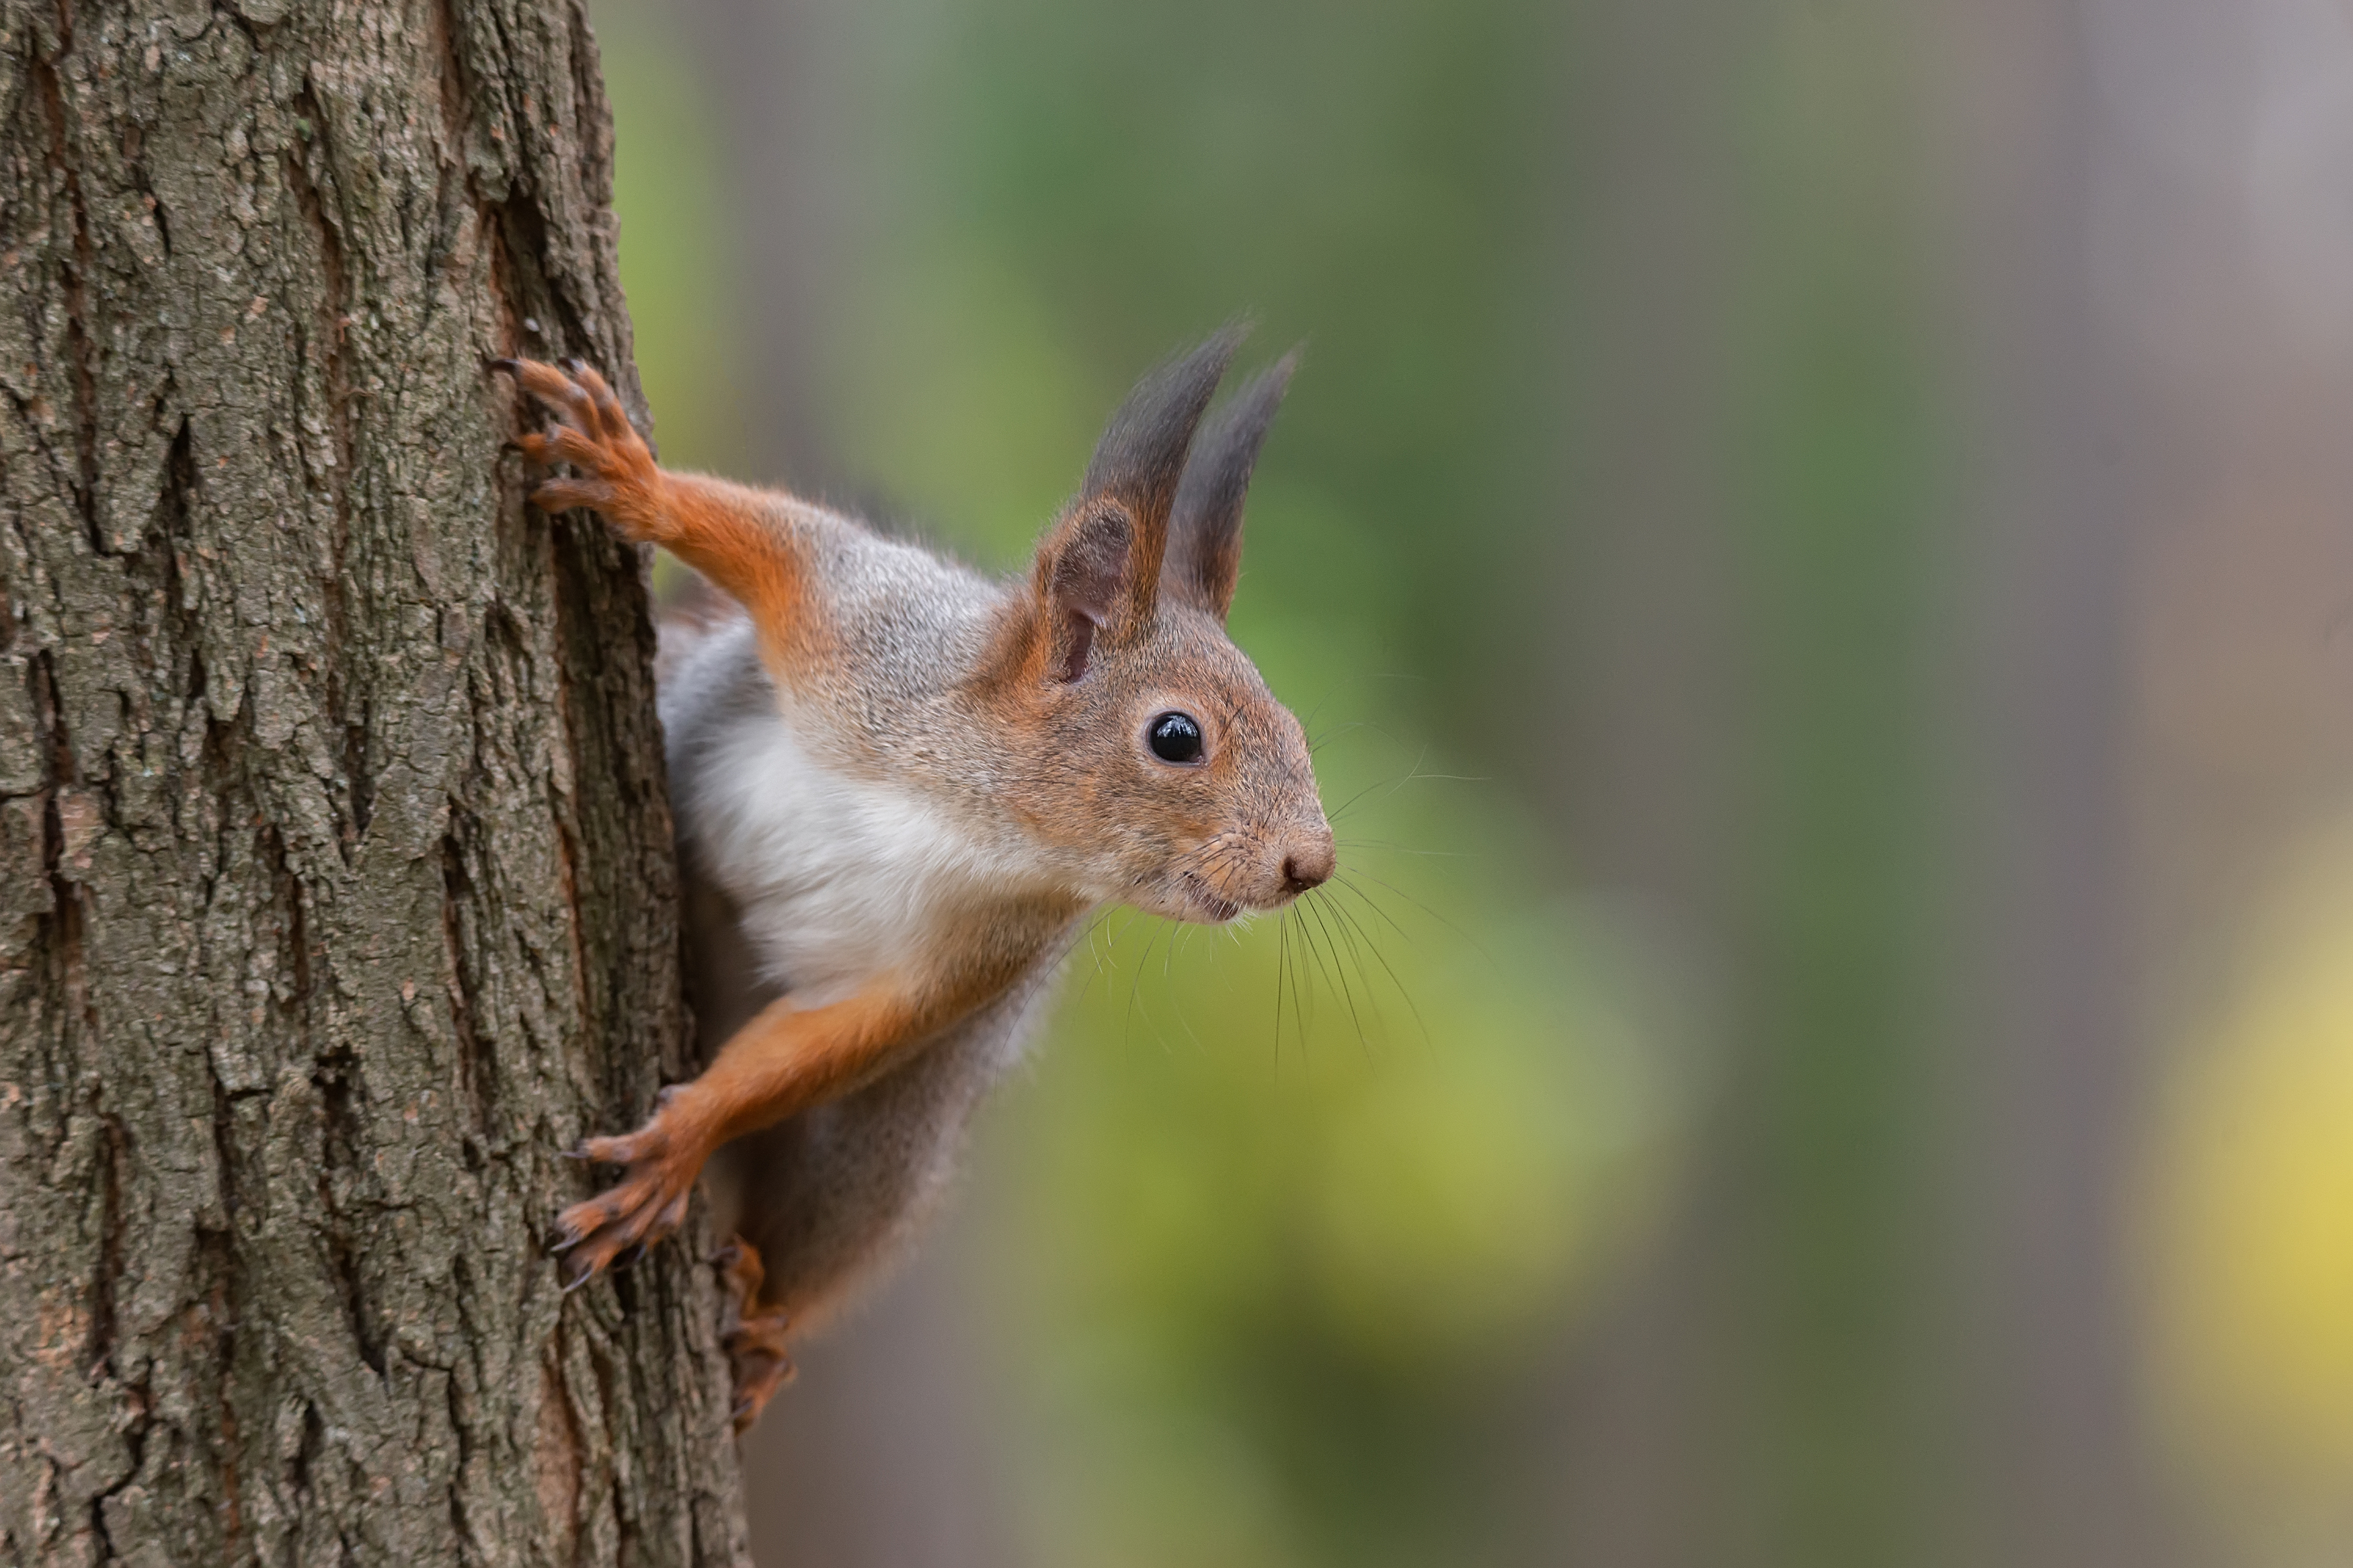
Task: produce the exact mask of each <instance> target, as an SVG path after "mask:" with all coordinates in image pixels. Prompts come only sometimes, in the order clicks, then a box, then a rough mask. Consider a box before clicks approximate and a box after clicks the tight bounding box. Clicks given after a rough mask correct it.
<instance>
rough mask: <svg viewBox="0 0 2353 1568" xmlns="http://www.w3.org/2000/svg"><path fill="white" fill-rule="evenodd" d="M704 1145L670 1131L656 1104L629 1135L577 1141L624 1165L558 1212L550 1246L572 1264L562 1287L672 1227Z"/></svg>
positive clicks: (622, 1262)
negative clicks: (605, 1184) (598, 1189)
mask: <svg viewBox="0 0 2353 1568" xmlns="http://www.w3.org/2000/svg"><path fill="white" fill-rule="evenodd" d="M708 1155H709V1151H708V1150H707V1149H704V1148H702V1147H701V1146H700V1145H699V1144H697V1143H695V1142H692V1141H691V1140H690V1139H686V1138H681V1137H679V1136H677V1135H676V1134H674V1133H673V1131H671V1129H670V1128H669V1127H668V1126H665V1125H664V1122H663V1118H662V1116H661V1114H660V1112H659V1111H657V1112H656V1113H655V1115H654V1119H653V1120H652V1121H649V1122H647V1123H646V1124H645V1125H644V1126H643V1127H640V1128H638V1130H637V1131H635V1132H632V1133H630V1134H628V1136H627V1137H623V1138H591V1139H589V1140H588V1142H586V1143H584V1144H582V1145H581V1146H580V1151H579V1158H582V1159H586V1160H593V1161H595V1162H596V1163H598V1164H600V1165H620V1166H623V1167H625V1171H624V1173H623V1175H622V1177H621V1180H620V1181H619V1182H618V1183H617V1184H615V1185H613V1186H611V1187H609V1188H607V1190H606V1191H604V1192H602V1193H599V1194H596V1196H595V1197H593V1198H590V1199H588V1200H586V1202H584V1203H576V1204H574V1205H572V1206H571V1207H570V1208H568V1209H565V1211H564V1212H563V1214H561V1215H557V1216H556V1221H555V1241H554V1250H555V1251H556V1252H558V1253H560V1254H563V1255H565V1260H566V1261H567V1263H568V1264H569V1265H570V1267H571V1274H570V1277H569V1278H568V1279H565V1286H564V1288H565V1289H567V1290H574V1289H579V1288H580V1287H581V1286H583V1285H585V1284H586V1283H587V1282H588V1281H589V1280H591V1279H595V1278H596V1275H597V1274H599V1273H601V1272H602V1271H603V1270H605V1269H606V1268H612V1267H617V1266H618V1267H626V1266H628V1264H631V1263H634V1262H636V1261H637V1260H638V1257H639V1256H641V1255H642V1254H643V1253H644V1252H645V1249H646V1248H647V1247H650V1246H652V1245H653V1244H654V1243H655V1242H657V1241H659V1240H660V1239H661V1238H662V1237H666V1236H668V1235H670V1232H672V1231H674V1230H676V1229H677V1228H678V1227H679V1226H680V1224H681V1223H682V1222H683V1221H684V1220H685V1218H686V1204H687V1200H688V1199H689V1198H690V1197H691V1196H692V1195H693V1194H694V1180H695V1178H696V1177H697V1176H699V1175H701V1174H702V1163H703V1161H704V1159H705V1158H706V1157H707V1156H708Z"/></svg>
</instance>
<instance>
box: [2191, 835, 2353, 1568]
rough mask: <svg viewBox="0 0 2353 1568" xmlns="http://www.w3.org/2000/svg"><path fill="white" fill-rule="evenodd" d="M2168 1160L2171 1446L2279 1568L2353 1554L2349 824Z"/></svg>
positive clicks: (2260, 969) (2226, 1515)
mask: <svg viewBox="0 0 2353 1568" xmlns="http://www.w3.org/2000/svg"><path fill="white" fill-rule="evenodd" d="M2157 1153H2158V1160H2157V1164H2156V1169H2155V1172H2154V1180H2153V1183H2152V1185H2151V1189H2150V1195H2151V1198H2152V1205H2151V1211H2150V1219H2151V1225H2150V1230H2149V1235H2150V1239H2151V1242H2152V1253H2153V1256H2152V1263H2153V1265H2154V1269H2153V1274H2154V1278H2153V1283H2154V1286H2155V1291H2154V1295H2153V1298H2152V1310H2153V1318H2154V1330H2155V1332H2154V1335H2153V1345H2154V1349H2155V1368H2154V1371H2155V1378H2156V1384H2157V1388H2158V1399H2159V1404H2160V1408H2161V1411H2162V1414H2163V1415H2164V1417H2165V1421H2166V1426H2167V1427H2168V1432H2169V1435H2170V1436H2171V1438H2172V1440H2173V1441H2174V1443H2175V1445H2176V1446H2177V1447H2178V1448H2179V1451H2180V1452H2181V1454H2182V1455H2183V1456H2184V1457H2185V1458H2187V1459H2188V1460H2189V1463H2190V1465H2191V1466H2192V1468H2193V1469H2194V1470H2195V1472H2196V1473H2197V1475H2198V1476H2199V1477H2200V1479H2201V1481H2203V1482H2204V1483H2205V1485H2206V1490H2207V1492H2208V1494H2209V1495H2210V1496H2211V1499H2212V1500H2213V1503H2214V1506H2215V1508H2216V1510H2217V1513H2218V1515H2219V1516H2220V1518H2221V1521H2223V1523H2224V1524H2225V1526H2226V1528H2228V1529H2230V1530H2231V1531H2232V1533H2234V1534H2239V1535H2243V1536H2244V1537H2246V1538H2247V1541H2248V1543H2249V1544H2250V1545H2255V1544H2257V1543H2258V1542H2260V1543H2261V1552H2262V1554H2263V1556H2264V1557H2266V1558H2267V1559H2268V1560H2273V1561H2282V1562H2289V1561H2303V1560H2317V1559H2314V1558H2311V1557H2310V1553H2312V1552H2329V1551H2331V1550H2332V1549H2333V1550H2334V1551H2336V1552H2345V1551H2346V1550H2348V1548H2353V1528H2348V1527H2353V1510H2348V1503H2347V1499H2348V1497H2353V825H2348V826H2347V827H2345V828H2340V829H2339V830H2338V831H2337V832H2336V833H2335V834H2334V835H2333V836H2331V837H2328V838H2327V839H2326V840H2324V841H2323V842H2322V843H2320V844H2319V845H2317V846H2316V847H2315V848H2314V850H2313V851H2312V852H2311V853H2310V854H2309V855H2307V856H2304V857H2301V858H2299V859H2298V862H2297V863H2296V864H2295V867H2294V868H2293V869H2292V871H2291V872H2290V874H2289V875H2288V876H2287V877H2286V878H2284V881H2283V886H2282V887H2281V888H2280V889H2278V891H2277V892H2276V894H2275V896H2274V900H2273V904H2272V907H2271V909H2270V910H2268V911H2267V913H2266V916H2265V918H2264V920H2263V922H2262V924H2261V926H2260V927H2259V929H2258V932H2257V940H2256V942H2254V944H2253V950H2252V954H2251V962H2250V963H2249V964H2248V965H2247V969H2246V973H2245V978H2244V982H2243V984H2242V988H2241V989H2240V991H2239V993H2238V994H2237V996H2236V998H2235V1000H2234V1002H2233V1004H2232V1006H2231V1008H2230V1009H2229V1010H2228V1011H2227V1012H2226V1013H2225V1014H2224V1015H2223V1016H2222V1017H2221V1021H2220V1025H2219V1026H2218V1027H2217V1028H2216V1029H2215V1030H2214V1032H2213V1034H2212V1035H2211V1037H2209V1038H2207V1039H2205V1040H2204V1041H2202V1042H2200V1044H2199V1046H2198V1047H2196V1048H2195V1049H2194V1050H2193V1051H2192V1052H2190V1053H2189V1055H2188V1056H2187V1057H2185V1058H2184V1059H2183V1061H2182V1062H2181V1064H2180V1066H2179V1068H2178V1070H2177V1071H2176V1073H2175V1075H2174V1077H2173V1079H2172V1081H2171V1082H2170V1084H2169V1085H2168V1092H2167V1094H2166V1095H2165V1097H2164V1100H2163V1102H2162V1107H2161V1111H2160V1122H2159V1129H2158V1143H2157ZM2332 1543H2333V1545H2332ZM2328 1560H2330V1561H2343V1560H2346V1559H2345V1558H2344V1557H2343V1556H2332V1557H2330V1558H2329V1559H2328Z"/></svg>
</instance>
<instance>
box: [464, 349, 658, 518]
mask: <svg viewBox="0 0 2353 1568" xmlns="http://www.w3.org/2000/svg"><path fill="white" fill-rule="evenodd" d="M494 368H496V369H499V370H502V371H505V372H506V373H507V374H510V375H512V376H513V377H514V378H515V383H516V384H517V385H518V386H520V387H522V390H523V391H525V392H528V393H530V394H531V395H533V397H536V398H538V399H539V400H540V401H541V402H542V403H544V404H546V405H548V407H550V408H552V409H554V411H555V416H556V418H557V419H558V420H559V421H560V423H559V424H557V425H556V426H555V427H554V429H552V430H548V431H545V432H532V433H529V434H526V435H522V436H518V437H515V445H516V446H517V447H521V448H522V453H523V455H524V456H525V457H527V458H530V459H531V460H532V461H533V462H534V463H540V464H554V463H558V462H564V463H569V464H571V465H572V467H573V468H574V469H575V476H574V477H572V478H568V479H546V480H543V481H542V482H541V483H540V485H539V486H538V487H537V488H536V489H533V491H532V492H531V500H532V504H533V506H536V507H538V508H539V509H540V510H542V511H549V512H555V511H563V510H565V509H567V508H570V507H575V506H585V507H592V508H594V509H595V510H597V511H600V512H603V513H604V514H605V517H606V519H607V521H610V522H611V523H612V524H613V525H614V526H615V527H617V528H618V529H620V530H621V531H622V532H624V533H626V534H628V536H629V537H630V538H632V539H649V538H652V537H653V534H654V531H655V529H656V525H657V524H658V522H659V518H660V508H659V506H658V505H657V504H656V501H655V494H654V492H655V490H656V488H657V487H658V486H659V483H660V479H661V469H660V468H658V467H657V466H656V465H655V463H654V455H653V452H652V451H651V450H650V449H649V447H647V446H646V443H645V439H644V437H640V436H639V435H638V432H637V429H636V427H635V426H631V425H630V423H629V416H628V414H627V413H626V412H624V411H623V409H622V407H621V400H620V399H619V398H617V397H616V396H614V395H613V389H612V387H610V386H609V385H607V384H606V381H605V378H604V377H603V376H601V375H599V374H596V370H595V369H594V368H593V367H591V366H589V365H586V364H584V363H581V362H580V361H578V360H566V361H565V364H564V368H563V369H561V370H559V369H557V368H556V367H555V366H554V365H552V364H542V363H539V362H538V361H537V360H528V359H502V360H499V361H497V362H495V364H494Z"/></svg>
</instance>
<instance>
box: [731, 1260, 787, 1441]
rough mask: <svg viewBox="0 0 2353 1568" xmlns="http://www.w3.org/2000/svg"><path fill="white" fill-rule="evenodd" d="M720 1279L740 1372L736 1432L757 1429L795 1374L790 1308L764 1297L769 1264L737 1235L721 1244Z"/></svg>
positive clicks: (737, 1374)
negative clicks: (756, 1424) (788, 1333)
mask: <svg viewBox="0 0 2353 1568" xmlns="http://www.w3.org/2000/svg"><path fill="white" fill-rule="evenodd" d="M712 1262H713V1263H715V1264H717V1265H718V1266H719V1284H720V1289H721V1290H722V1291H723V1293H724V1295H725V1296H726V1299H727V1305H726V1307H725V1309H724V1315H723V1317H722V1319H721V1320H720V1325H719V1328H720V1335H719V1344H720V1348H721V1349H723V1350H724V1351H725V1352H727V1366H728V1370H729V1371H730V1372H731V1373H733V1376H734V1384H735V1392H734V1404H733V1419H734V1423H735V1433H736V1436H743V1435H744V1433H746V1432H748V1431H750V1430H751V1429H752V1424H753V1423H754V1422H755V1421H757V1420H759V1418H760V1412H761V1411H763V1410H765V1409H766V1408H767V1407H768V1401H769V1400H770V1399H772V1398H774V1397H775V1396H776V1390H778V1389H780V1388H782V1387H783V1386H784V1385H785V1384H787V1383H790V1382H791V1381H792V1380H793V1358H792V1356H791V1354H790V1353H789V1352H787V1351H786V1348H785V1332H786V1327H787V1325H786V1320H785V1314H784V1313H783V1312H781V1311H779V1310H776V1308H775V1307H774V1306H773V1305H771V1304H768V1303H765V1302H763V1301H762V1300H760V1287H761V1285H762V1283H763V1282H764V1280H765V1278H766V1273H767V1271H766V1269H765V1268H763V1267H762V1266H761V1263H760V1251H759V1248H757V1247H754V1246H753V1245H752V1244H751V1243H750V1242H748V1241H746V1240H744V1238H743V1237H740V1236H739V1237H736V1238H735V1239H734V1240H733V1241H731V1242H729V1243H728V1244H727V1245H726V1246H725V1247H721V1248H720V1249H719V1254H718V1256H717V1257H715V1258H712Z"/></svg>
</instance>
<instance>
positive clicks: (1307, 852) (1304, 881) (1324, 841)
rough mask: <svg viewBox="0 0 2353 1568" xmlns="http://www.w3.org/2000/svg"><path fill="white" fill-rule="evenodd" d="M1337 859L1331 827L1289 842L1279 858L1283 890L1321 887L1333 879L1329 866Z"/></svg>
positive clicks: (1299, 891) (1292, 892) (1296, 892)
mask: <svg viewBox="0 0 2353 1568" xmlns="http://www.w3.org/2000/svg"><path fill="white" fill-rule="evenodd" d="M1335 858H1336V857H1335V854H1334V852H1333V847H1332V830H1331V829H1330V828H1328V827H1327V828H1324V830H1323V831H1322V832H1321V833H1319V834H1317V835H1315V836H1314V837H1311V838H1303V839H1301V840H1300V841H1298V842H1297V843H1294V844H1293V845H1292V847H1291V848H1290V851H1289V853H1287V854H1285V855H1284V856H1283V858H1282V885H1283V890H1284V891H1286V892H1289V893H1291V894H1293V895H1294V896H1295V895H1297V894H1300V893H1303V892H1305V891H1307V889H1310V888H1320V887H1322V886H1323V885H1324V883H1326V882H1328V881H1330V880H1331V879H1332V867H1333V863H1334V860H1335Z"/></svg>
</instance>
